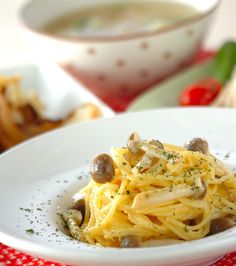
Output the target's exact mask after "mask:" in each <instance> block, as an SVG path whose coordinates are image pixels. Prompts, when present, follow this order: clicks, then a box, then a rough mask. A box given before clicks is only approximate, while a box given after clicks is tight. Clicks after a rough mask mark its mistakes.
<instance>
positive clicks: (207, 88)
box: [179, 41, 236, 106]
mask: <svg viewBox="0 0 236 266" xmlns="http://www.w3.org/2000/svg"><path fill="white" fill-rule="evenodd" d="M235 65H236V42H233V41H229V42H226V43H225V44H224V45H223V46H222V47H221V48H220V50H219V51H218V52H217V55H216V57H215V59H214V62H213V65H212V70H211V75H210V77H208V78H206V79H204V80H200V81H197V82H196V83H195V84H191V85H189V86H188V87H187V88H186V89H184V90H183V91H182V92H181V94H180V97H179V104H180V105H181V106H193V105H209V104H211V103H213V102H214V100H216V99H217V97H218V96H219V95H220V94H221V93H223V91H224V89H223V87H224V86H225V85H226V83H227V82H228V81H229V80H230V78H231V76H232V73H233V71H234V68H235Z"/></svg>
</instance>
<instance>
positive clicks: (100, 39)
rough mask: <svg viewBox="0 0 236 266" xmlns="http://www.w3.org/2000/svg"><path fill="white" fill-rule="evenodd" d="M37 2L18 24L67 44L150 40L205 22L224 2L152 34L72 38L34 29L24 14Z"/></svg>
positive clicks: (26, 4) (31, 1) (21, 11)
mask: <svg viewBox="0 0 236 266" xmlns="http://www.w3.org/2000/svg"><path fill="white" fill-rule="evenodd" d="M35 1H37V0H28V1H26V2H24V4H23V5H22V6H21V7H20V8H19V10H18V12H17V13H18V14H17V19H18V22H19V24H20V25H21V26H22V27H23V28H24V29H26V30H28V31H30V32H31V33H33V34H37V35H39V36H41V37H44V38H49V39H53V40H54V41H61V42H66V43H95V42H97V43H102V42H117V41H129V40H137V39H140V38H149V37H153V36H155V35H159V34H163V33H166V32H170V31H173V30H176V29H180V28H183V27H185V26H187V25H191V24H192V23H195V22H199V21H201V20H203V19H204V18H206V17H208V16H210V15H211V14H213V13H214V12H215V11H216V9H217V8H218V7H219V5H220V3H221V1H222V0H215V3H214V4H213V5H212V7H211V8H210V9H209V10H207V11H204V12H203V13H201V14H200V15H197V16H194V17H190V18H187V19H184V20H183V21H179V22H177V23H175V24H173V25H169V26H167V27H163V28H160V29H157V30H153V31H150V32H146V33H145V32H141V33H136V34H122V35H118V36H100V37H99V36H98V37H70V38H67V37H63V36H58V35H56V34H52V33H47V32H45V31H43V30H42V29H34V28H33V27H32V26H30V25H29V23H28V22H27V21H26V19H25V18H24V15H23V14H24V12H25V10H26V9H27V8H28V6H30V5H31V4H32V3H33V2H35Z"/></svg>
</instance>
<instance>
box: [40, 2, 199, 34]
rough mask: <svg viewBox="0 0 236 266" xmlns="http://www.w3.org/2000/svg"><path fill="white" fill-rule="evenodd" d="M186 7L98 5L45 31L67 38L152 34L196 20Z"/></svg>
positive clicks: (191, 9)
mask: <svg viewBox="0 0 236 266" xmlns="http://www.w3.org/2000/svg"><path fill="white" fill-rule="evenodd" d="M198 14H199V11H198V10H197V9H196V8H195V7H193V6H191V5H187V4H184V3H174V2H158V1H153V2H144V1H143V2H126V3H113V4H106V5H96V6H92V7H88V8H84V9H80V10H78V11H75V12H73V13H70V14H67V15H65V16H63V17H60V18H57V19H55V20H54V21H52V22H51V23H49V24H48V25H46V27H45V28H44V31H46V32H48V33H51V34H54V35H59V36H62V37H66V38H80V37H109V36H122V35H130V34H131V35H132V34H137V33H146V32H152V31H155V30H158V29H161V28H164V27H168V26H170V25H172V24H175V23H177V22H180V21H183V20H186V19H189V18H192V17H195V16H197V15H198Z"/></svg>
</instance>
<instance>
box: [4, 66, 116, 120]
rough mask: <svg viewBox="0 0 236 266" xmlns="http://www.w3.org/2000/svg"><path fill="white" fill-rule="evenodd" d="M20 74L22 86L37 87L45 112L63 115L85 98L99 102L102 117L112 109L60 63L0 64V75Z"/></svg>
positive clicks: (110, 114) (53, 116) (88, 100)
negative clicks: (1, 66) (70, 74)
mask: <svg viewBox="0 0 236 266" xmlns="http://www.w3.org/2000/svg"><path fill="white" fill-rule="evenodd" d="M1 74H2V75H8V76H10V75H20V76H21V77H22V88H23V89H24V90H33V91H36V93H37V95H39V97H40V99H41V100H42V102H43V103H44V105H45V111H44V116H45V117H47V118H50V119H58V118H61V117H64V116H66V115H67V114H68V113H69V112H71V111H73V110H74V109H75V108H76V107H78V106H80V105H81V104H83V103H86V102H92V103H94V104H96V105H97V106H99V107H100V108H101V110H102V113H103V116H104V117H110V116H113V114H114V112H113V111H112V110H111V109H110V108H109V107H108V106H106V105H105V104H104V103H103V102H102V101H100V100H99V99H98V98H96V97H95V96H94V95H93V94H92V93H90V92H89V91H88V90H87V89H86V88H85V87H84V86H83V85H81V84H80V83H78V82H76V81H75V80H73V78H71V77H70V76H69V75H68V74H66V72H64V71H63V70H62V69H61V68H60V67H58V66H57V65H54V64H53V63H49V62H47V63H45V62H42V61H41V62H38V63H32V64H25V65H18V66H12V67H10V66H9V67H8V68H1V69H0V75H1Z"/></svg>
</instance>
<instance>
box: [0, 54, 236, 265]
mask: <svg viewBox="0 0 236 266" xmlns="http://www.w3.org/2000/svg"><path fill="white" fill-rule="evenodd" d="M213 54H214V53H212V52H205V51H202V52H200V53H199V54H198V56H197V57H196V58H195V59H194V61H193V62H192V63H194V64H197V63H201V62H203V61H204V60H206V59H208V58H211V57H212V56H213ZM71 74H72V75H73V73H71ZM134 98H135V96H130V95H129V96H127V97H117V96H114V95H107V96H106V97H104V98H103V99H102V100H103V101H104V102H105V103H107V104H108V105H109V106H110V107H111V108H112V109H113V110H114V111H116V112H122V111H124V110H125V109H126V108H127V106H128V104H129V103H130V102H131V101H132V100H133V99H134ZM0 240H1V239H0ZM235 250H236V247H235ZM0 265H4V266H16V265H23V266H38V265H42V266H66V265H63V264H59V263H56V262H49V261H45V260H43V259H40V258H35V257H32V256H29V255H27V254H24V253H22V252H19V251H17V250H15V249H12V248H10V247H7V246H5V245H3V244H1V243H0ZM234 265H236V252H233V253H230V254H227V255H225V256H224V257H223V258H222V259H220V260H219V261H217V262H216V263H214V264H213V265H212V266H234Z"/></svg>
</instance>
